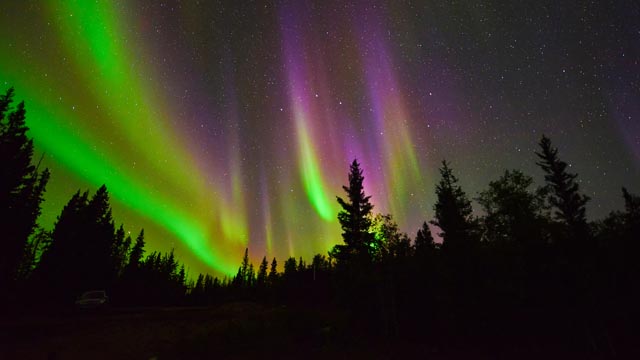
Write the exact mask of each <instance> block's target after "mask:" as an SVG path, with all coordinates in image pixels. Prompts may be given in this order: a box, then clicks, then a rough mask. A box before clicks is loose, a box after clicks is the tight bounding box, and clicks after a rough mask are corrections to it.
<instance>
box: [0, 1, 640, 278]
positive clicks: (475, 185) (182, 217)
mask: <svg viewBox="0 0 640 360" xmlns="http://www.w3.org/2000/svg"><path fill="white" fill-rule="evenodd" d="M522 3H527V4H528V5H527V4H521V2H519V1H435V0H434V1H386V2H385V1H354V2H347V1H333V0H323V1H222V2H220V1H199V2H198V1H174V2H172V1H165V2H162V1H133V0H132V1H118V2H107V1H70V0H65V1H3V2H2V5H0V39H1V41H0V91H1V92H3V93H4V91H5V90H6V89H7V88H8V87H10V86H14V87H15V88H16V99H17V100H22V99H24V100H25V102H26V107H27V122H28V125H29V127H30V128H31V131H30V136H32V137H33V138H34V140H35V144H36V156H35V157H36V159H37V158H39V157H40V156H41V155H42V154H43V153H44V160H43V166H46V167H49V168H50V169H51V171H52V179H51V181H50V183H49V186H48V188H47V194H46V201H45V203H44V212H43V216H42V217H41V219H40V223H41V224H42V225H43V226H45V227H47V228H51V226H52V225H53V223H54V221H55V218H56V216H57V215H58V214H59V212H60V210H61V209H62V206H63V205H64V204H65V203H66V202H67V201H68V199H69V198H70V197H71V195H72V194H73V193H74V192H75V191H77V190H78V189H90V190H91V191H92V192H93V191H95V190H96V189H97V187H98V186H100V185H101V184H103V183H105V184H106V185H107V187H108V189H109V191H110V193H111V196H112V205H113V212H114V217H115V219H116V221H117V223H118V225H119V223H121V222H122V223H124V224H125V228H126V229H127V230H128V231H131V233H132V235H133V236H135V234H136V233H137V232H138V231H139V229H140V228H144V229H145V233H146V235H147V237H146V240H147V244H148V250H160V251H169V250H170V249H171V248H175V250H176V253H177V255H178V257H179V258H180V259H181V260H183V261H184V262H185V263H186V264H187V265H188V266H189V268H190V271H191V272H192V273H197V272H211V273H216V274H231V273H234V272H235V270H237V266H238V264H239V262H240V260H241V257H242V253H243V250H244V248H245V247H246V246H248V247H249V249H250V253H251V254H252V255H253V256H252V257H253V258H254V261H257V260H259V259H261V258H262V256H263V255H267V256H268V257H269V258H271V257H273V256H276V257H277V258H278V259H279V260H280V263H282V262H283V261H284V259H285V258H286V257H288V256H290V255H294V256H296V257H298V256H303V257H305V258H309V257H310V256H312V255H313V254H315V253H318V252H320V253H326V251H327V250H328V249H329V248H330V247H331V246H332V245H333V244H336V243H338V242H340V241H341V238H340V227H339V224H338V222H337V220H336V214H337V212H338V210H339V206H338V204H337V202H336V201H335V196H336V195H340V196H342V195H343V194H344V193H343V191H342V188H341V186H342V185H344V184H347V172H348V165H349V163H350V162H351V160H353V158H358V160H359V161H360V162H361V164H362V167H363V168H364V176H365V191H366V192H367V193H368V194H370V195H372V202H373V203H374V204H375V209H374V211H376V212H380V213H391V214H393V215H394V217H395V219H396V220H397V222H398V223H399V225H400V228H401V229H402V230H403V231H406V232H408V233H409V234H411V235H412V236H413V235H414V234H415V231H416V230H417V229H418V228H419V226H420V225H421V223H422V222H423V221H424V220H429V219H431V218H432V216H433V204H434V199H435V194H434V188H435V183H436V181H437V180H438V172H437V168H438V166H439V163H440V162H441V161H442V159H447V160H448V161H450V162H451V166H452V167H453V169H454V171H455V173H456V174H457V175H458V177H459V178H460V180H461V185H462V186H463V189H464V190H465V191H466V192H467V193H468V194H469V195H470V196H471V197H475V196H476V195H477V193H478V192H479V191H481V190H483V189H485V188H486V187H487V185H488V183H489V181H491V180H495V179H497V178H498V176H499V175H500V174H501V173H502V172H503V171H504V170H505V169H512V168H515V169H520V170H522V171H524V172H525V173H527V174H530V175H532V176H534V178H535V179H536V180H537V181H538V182H539V183H541V180H542V173H541V170H540V169H539V168H538V167H536V165H535V161H536V157H535V155H534V153H533V151H535V150H536V148H537V142H538V141H539V139H540V137H541V135H542V134H546V135H548V136H549V137H550V138H551V139H552V141H553V142H554V145H556V146H557V147H558V148H559V150H560V156H561V158H562V159H563V160H565V161H566V162H568V163H569V164H570V166H571V167H570V170H571V171H572V172H577V173H578V174H579V181H580V186H581V189H582V190H583V191H584V192H585V193H586V194H587V195H589V196H590V197H592V199H593V200H592V201H591V202H590V203H589V205H588V216H589V218H591V219H597V218H601V217H603V216H605V215H606V214H607V213H609V212H610V211H612V210H615V209H620V208H621V207H622V197H621V192H620V188H621V187H622V186H626V187H627V188H629V189H630V190H631V191H632V192H634V193H639V192H640V90H639V89H640V65H639V61H640V20H639V19H640V8H639V6H640V5H638V3H637V2H634V1H625V0H620V1H575V2H574V1H555V0H554V1H530V2H522ZM478 208H479V207H478V206H476V210H478Z"/></svg>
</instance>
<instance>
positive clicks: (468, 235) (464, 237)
mask: <svg viewBox="0 0 640 360" xmlns="http://www.w3.org/2000/svg"><path fill="white" fill-rule="evenodd" d="M440 176H441V178H440V181H439V182H438V185H437V186H436V196H437V201H436V204H435V205H434V210H435V220H433V221H431V223H432V224H433V225H436V226H437V227H439V228H440V230H442V232H441V233H440V234H439V235H440V236H441V237H442V248H443V250H444V251H453V252H456V251H460V250H468V249H469V248H470V246H472V245H473V244H472V241H473V239H472V235H473V234H472V231H473V228H474V219H473V217H472V212H473V210H472V208H471V201H469V199H468V198H467V195H466V194H465V192H464V191H462V188H461V187H460V185H458V178H456V177H455V176H454V175H453V171H452V170H451V168H450V167H449V164H448V163H447V162H446V161H442V167H440Z"/></svg>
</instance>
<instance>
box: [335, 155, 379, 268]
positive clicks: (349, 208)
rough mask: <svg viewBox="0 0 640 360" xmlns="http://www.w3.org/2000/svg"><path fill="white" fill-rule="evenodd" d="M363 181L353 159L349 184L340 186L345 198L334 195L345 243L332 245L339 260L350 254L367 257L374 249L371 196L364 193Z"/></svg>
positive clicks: (358, 167) (358, 166)
mask: <svg viewBox="0 0 640 360" xmlns="http://www.w3.org/2000/svg"><path fill="white" fill-rule="evenodd" d="M363 181H364V176H362V170H361V169H360V164H359V163H358V161H357V160H355V159H354V160H353V162H352V163H351V166H350V170H349V186H348V187H347V186H343V187H342V188H343V189H344V191H345V192H346V193H347V200H346V201H345V200H344V199H342V198H341V197H336V199H337V201H338V204H340V206H341V207H342V210H340V212H339V213H338V221H339V222H340V226H341V227H342V239H343V240H344V242H345V244H346V245H336V246H335V247H334V250H333V252H334V256H335V257H336V258H337V259H338V260H339V261H340V260H346V259H348V258H349V257H350V256H352V255H355V256H357V257H360V258H361V257H363V256H367V257H368V255H369V252H370V251H372V250H373V251H375V249H374V247H375V238H374V237H373V235H372V234H371V233H370V232H369V228H370V227H371V211H372V209H373V205H372V204H371V203H370V202H369V199H370V197H371V196H366V195H365V193H364V188H363V185H362V182H363Z"/></svg>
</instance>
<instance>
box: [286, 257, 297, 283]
mask: <svg viewBox="0 0 640 360" xmlns="http://www.w3.org/2000/svg"><path fill="white" fill-rule="evenodd" d="M297 272H298V264H297V263H296V258H294V257H293V256H292V257H290V258H288V259H287V260H286V261H285V262H284V274H283V276H284V277H285V278H291V277H293V276H294V274H296V273H297Z"/></svg>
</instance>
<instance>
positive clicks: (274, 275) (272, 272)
mask: <svg viewBox="0 0 640 360" xmlns="http://www.w3.org/2000/svg"><path fill="white" fill-rule="evenodd" d="M277 280H278V261H276V258H275V257H274V258H273V260H271V267H270V268H269V285H271V286H273V285H274V284H275V283H276V281H277Z"/></svg>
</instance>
